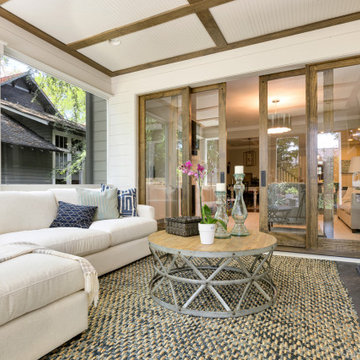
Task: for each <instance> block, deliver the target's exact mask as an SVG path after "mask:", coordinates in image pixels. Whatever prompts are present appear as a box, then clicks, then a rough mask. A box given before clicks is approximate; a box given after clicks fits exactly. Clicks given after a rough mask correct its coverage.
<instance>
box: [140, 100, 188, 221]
mask: <svg viewBox="0 0 360 360" xmlns="http://www.w3.org/2000/svg"><path fill="white" fill-rule="evenodd" d="M145 121H146V125H145V126H146V175H145V176H146V204H148V205H152V206H154V207H155V214H156V218H157V220H163V219H165V218H166V217H173V216H179V215H181V187H182V175H181V174H179V173H178V172H177V168H178V166H179V165H180V164H181V163H182V161H183V158H182V149H183V146H182V97H181V96H180V95H175V96H169V97H164V98H160V99H152V100H147V101H146V120H145Z"/></svg>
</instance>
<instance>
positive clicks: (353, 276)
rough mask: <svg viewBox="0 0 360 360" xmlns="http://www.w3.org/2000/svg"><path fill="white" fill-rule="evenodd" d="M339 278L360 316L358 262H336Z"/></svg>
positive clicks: (359, 274)
mask: <svg viewBox="0 0 360 360" xmlns="http://www.w3.org/2000/svg"><path fill="white" fill-rule="evenodd" d="M336 264H337V267H338V270H339V274H340V278H341V280H342V282H343V284H344V286H345V287H346V289H347V290H348V292H349V295H350V296H351V298H352V300H353V303H354V307H355V310H356V312H357V313H358V316H359V317H360V273H359V272H358V270H357V267H358V266H360V265H359V264H355V263H345V262H337V263H336Z"/></svg>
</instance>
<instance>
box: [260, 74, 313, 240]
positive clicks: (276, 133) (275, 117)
mask: <svg viewBox="0 0 360 360" xmlns="http://www.w3.org/2000/svg"><path fill="white" fill-rule="evenodd" d="M291 75H292V73H291V72H290V74H287V73H285V74H283V75H282V74H279V75H276V74H274V75H270V76H265V77H262V78H261V80H260V81H263V87H262V89H263V90H262V93H261V94H260V98H261V101H262V105H261V106H262V110H263V116H262V117H261V122H262V126H261V135H260V152H261V154H262V157H261V160H260V161H261V163H262V167H261V170H262V171H261V172H262V174H261V184H260V185H261V187H262V189H263V191H262V196H260V202H261V204H262V206H260V218H261V219H262V220H263V219H264V218H265V219H266V220H265V221H264V220H263V221H262V222H261V225H262V226H261V230H262V231H270V232H272V233H273V234H274V235H276V237H277V238H278V241H279V243H280V244H282V245H285V246H295V247H305V234H306V105H305V103H306V100H305V99H306V97H305V87H306V86H305V75H304V74H303V73H301V72H300V73H297V72H296V73H295V74H294V76H291ZM264 91H265V93H264ZM264 198H265V201H266V203H264Z"/></svg>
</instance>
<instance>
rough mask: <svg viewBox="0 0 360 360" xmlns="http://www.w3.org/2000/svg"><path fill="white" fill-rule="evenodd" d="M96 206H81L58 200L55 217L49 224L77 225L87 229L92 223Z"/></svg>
mask: <svg viewBox="0 0 360 360" xmlns="http://www.w3.org/2000/svg"><path fill="white" fill-rule="evenodd" d="M96 209H97V206H83V205H74V204H69V203H66V202H63V201H59V208H58V212H57V215H56V218H55V219H54V221H53V222H52V224H51V225H50V227H51V228H54V227H78V228H83V229H88V228H89V226H90V225H91V224H92V222H93V219H94V216H95V212H96Z"/></svg>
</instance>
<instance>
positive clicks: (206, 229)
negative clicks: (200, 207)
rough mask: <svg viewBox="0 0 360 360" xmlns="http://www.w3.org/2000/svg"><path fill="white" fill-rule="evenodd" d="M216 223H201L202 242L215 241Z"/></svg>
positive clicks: (208, 243)
mask: <svg viewBox="0 0 360 360" xmlns="http://www.w3.org/2000/svg"><path fill="white" fill-rule="evenodd" d="M215 230H216V225H215V224H201V223H199V234H200V242H201V243H202V244H205V245H211V244H213V243H214V238H215Z"/></svg>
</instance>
